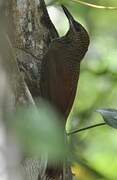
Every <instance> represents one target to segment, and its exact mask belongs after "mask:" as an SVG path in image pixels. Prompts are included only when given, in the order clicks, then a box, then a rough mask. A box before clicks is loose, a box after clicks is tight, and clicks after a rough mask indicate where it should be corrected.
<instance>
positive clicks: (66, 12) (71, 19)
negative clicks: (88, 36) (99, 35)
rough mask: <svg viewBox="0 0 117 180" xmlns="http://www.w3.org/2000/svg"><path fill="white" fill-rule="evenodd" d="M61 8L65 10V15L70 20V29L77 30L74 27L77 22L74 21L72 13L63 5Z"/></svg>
mask: <svg viewBox="0 0 117 180" xmlns="http://www.w3.org/2000/svg"><path fill="white" fill-rule="evenodd" d="M61 6H62V8H63V11H64V13H65V15H66V16H67V18H68V20H69V24H70V27H72V28H73V29H75V27H74V22H75V20H74V18H73V16H72V15H71V13H70V12H69V11H68V9H67V8H66V7H65V6H64V5H61Z"/></svg>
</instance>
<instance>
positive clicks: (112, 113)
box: [96, 109, 117, 129]
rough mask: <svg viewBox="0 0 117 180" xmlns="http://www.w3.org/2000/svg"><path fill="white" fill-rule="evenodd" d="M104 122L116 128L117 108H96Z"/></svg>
mask: <svg viewBox="0 0 117 180" xmlns="http://www.w3.org/2000/svg"><path fill="white" fill-rule="evenodd" d="M96 111H97V112H99V113H100V114H101V115H102V117H103V119H104V121H105V122H106V124H108V125H109V126H111V127H113V128H116V129H117V110H116V109H98V110H96Z"/></svg>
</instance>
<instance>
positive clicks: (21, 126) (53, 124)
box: [10, 102, 67, 161]
mask: <svg viewBox="0 0 117 180" xmlns="http://www.w3.org/2000/svg"><path fill="white" fill-rule="evenodd" d="M62 121H63V118H62V117H61V116H60V115H59V114H58V113H57V112H56V111H55V110H54V109H53V108H52V107H51V106H50V105H49V104H48V103H43V102H41V103H39V105H38V107H37V108H34V107H28V108H26V107H23V108H19V109H18V110H17V111H16V113H15V114H13V115H12V117H11V122H12V123H10V124H11V126H12V128H13V130H14V131H15V134H16V135H17V137H18V138H19V140H20V143H21V146H23V150H24V151H25V152H26V153H29V154H31V155H34V156H40V155H42V154H45V153H47V154H48V156H49V158H50V160H52V161H53V160H56V159H58V160H60V159H62V158H64V157H65V156H66V154H67V153H66V152H67V150H66V149H67V148H66V146H65V142H64V139H65V137H64V128H63V124H62V123H61V122H62Z"/></svg>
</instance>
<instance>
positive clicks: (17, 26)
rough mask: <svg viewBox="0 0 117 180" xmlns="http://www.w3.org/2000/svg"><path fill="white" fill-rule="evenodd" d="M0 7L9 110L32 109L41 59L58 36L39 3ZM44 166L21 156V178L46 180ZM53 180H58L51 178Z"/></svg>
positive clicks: (21, 0) (28, 0) (27, 0)
mask: <svg viewBox="0 0 117 180" xmlns="http://www.w3.org/2000/svg"><path fill="white" fill-rule="evenodd" d="M3 7H4V8H3V10H2V11H1V14H2V17H3V18H2V23H3V27H4V29H3V32H4V33H3V34H5V36H3V37H4V38H3V39H2V41H1V42H4V43H5V44H4V45H3V44H0V45H1V46H0V52H2V53H1V54H2V56H3V60H2V61H1V64H2V66H3V67H4V69H5V72H6V74H7V77H8V82H10V88H11V95H10V97H11V99H10V102H12V107H13V109H14V107H15V106H16V107H17V106H18V105H22V104H27V105H29V104H32V105H34V106H35V103H34V100H33V99H34V98H36V97H40V95H41V94H40V87H39V82H40V72H41V63H42V60H43V56H44V55H45V53H46V52H47V50H48V47H49V44H50V42H51V41H52V40H53V39H54V38H56V37H58V33H57V31H56V29H55V28H54V26H53V24H52V23H51V21H50V19H49V16H48V13H47V10H46V8H45V4H44V1H43V0H40V1H36V0H6V1H4V4H3ZM4 10H5V11H4ZM4 12H5V13H4ZM4 19H5V21H4ZM4 22H5V23H4ZM7 36H8V37H7ZM0 40H1V39H0ZM4 47H5V48H4ZM1 54H0V55H1ZM20 71H21V72H22V73H20ZM46 165H47V157H42V158H41V159H33V158H30V157H25V159H24V161H23V163H22V169H23V172H24V174H25V178H26V179H28V180H50V179H48V178H47V177H46V176H45V169H46ZM68 174H70V172H69V170H68V171H66V178H64V179H66V180H69V179H71V177H70V176H68ZM51 180H52V179H51ZM55 180H58V179H56V177H55Z"/></svg>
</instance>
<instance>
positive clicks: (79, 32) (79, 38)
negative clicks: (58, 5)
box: [62, 5, 89, 49]
mask: <svg viewBox="0 0 117 180" xmlns="http://www.w3.org/2000/svg"><path fill="white" fill-rule="evenodd" d="M62 8H63V11H64V13H65V15H66V16H67V18H68V21H69V26H70V27H69V31H68V33H67V34H68V35H69V36H71V38H73V39H74V40H76V42H80V43H81V45H83V48H86V49H88V46H89V35H88V33H87V31H86V30H85V28H84V27H83V26H82V25H81V24H80V23H79V22H77V21H76V20H75V19H74V18H73V16H72V15H71V13H70V12H69V11H68V9H67V8H66V7H65V6H63V5H62Z"/></svg>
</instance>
